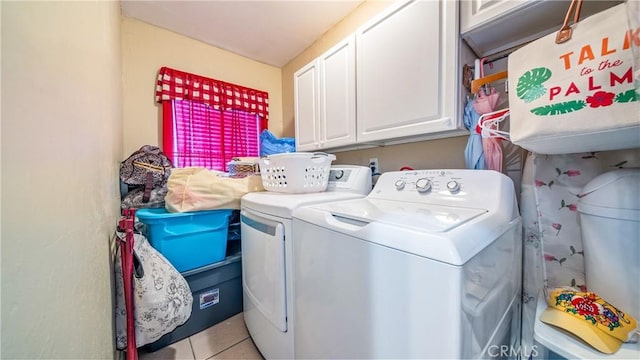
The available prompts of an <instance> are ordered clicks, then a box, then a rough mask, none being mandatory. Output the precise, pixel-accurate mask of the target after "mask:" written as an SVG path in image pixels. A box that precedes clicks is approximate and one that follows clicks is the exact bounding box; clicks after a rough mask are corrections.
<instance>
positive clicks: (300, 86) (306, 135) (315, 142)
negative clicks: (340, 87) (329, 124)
mask: <svg viewBox="0 0 640 360" xmlns="http://www.w3.org/2000/svg"><path fill="white" fill-rule="evenodd" d="M293 78H294V83H293V87H294V90H293V91H294V96H295V127H296V150H297V151H314V150H317V149H318V148H319V146H320V127H319V126H320V111H319V110H320V109H319V103H320V94H319V86H318V80H319V70H318V62H317V61H315V60H314V61H312V62H311V63H309V64H307V65H305V66H304V67H302V68H301V69H300V70H298V71H296V72H295V74H294V75H293Z"/></svg>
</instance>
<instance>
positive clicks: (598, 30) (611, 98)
mask: <svg viewBox="0 0 640 360" xmlns="http://www.w3.org/2000/svg"><path fill="white" fill-rule="evenodd" d="M580 6H581V0H572V2H571V5H570V7H569V11H568V13H567V17H566V18H565V23H564V25H563V27H562V28H561V29H560V31H559V32H558V33H553V34H550V35H547V36H545V37H543V38H540V39H538V40H536V41H534V42H532V43H530V44H527V45H526V46H524V47H522V48H520V49H518V50H517V51H515V52H513V53H512V54H511V55H510V56H509V60H508V71H509V89H510V91H509V109H510V112H511V124H510V133H511V134H510V136H511V141H512V142H513V143H514V144H516V145H519V146H521V147H523V148H525V149H527V150H530V151H533V152H536V153H540V154H562V153H577V152H590V151H600V150H616V149H629V148H638V147H640V101H638V100H639V91H640V89H639V88H638V84H639V80H640V79H639V78H638V77H639V76H640V72H639V71H640V69H638V56H639V55H638V54H639V52H640V27H638V26H637V23H635V24H634V25H633V26H631V25H630V24H633V23H634V22H633V21H630V20H629V19H630V17H629V16H628V14H627V12H628V10H627V7H628V6H629V5H628V4H626V3H622V4H620V5H617V6H614V7H612V8H610V9H608V10H605V11H602V12H600V13H597V14H595V15H593V16H591V17H589V18H587V19H584V20H582V21H580V22H578V17H579V13H580ZM572 10H575V16H574V22H573V25H572V26H569V25H568V23H569V19H570V17H571V13H572ZM629 11H630V10H629ZM630 16H631V17H633V16H638V15H634V14H630ZM634 61H635V65H634ZM634 80H635V84H634Z"/></svg>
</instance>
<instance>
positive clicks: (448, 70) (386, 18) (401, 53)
mask: <svg viewBox="0 0 640 360" xmlns="http://www.w3.org/2000/svg"><path fill="white" fill-rule="evenodd" d="M457 38H458V33H457V2H454V1H419V0H418V1H407V2H402V3H401V4H399V5H397V6H394V7H392V8H391V9H389V10H388V11H387V12H385V13H384V14H382V15H381V16H379V17H377V18H375V19H374V20H372V21H370V22H368V23H367V24H365V25H364V26H362V27H361V28H360V29H359V30H358V31H357V32H356V49H357V50H356V51H357V56H356V71H357V75H356V81H357V87H356V89H357V97H356V98H357V132H358V135H357V141H358V143H367V142H376V141H384V140H390V139H397V138H403V137H409V136H417V135H426V134H432V133H437V132H442V131H448V130H455V129H457V128H458V124H457V122H456V121H455V118H454V117H455V113H456V111H455V110H456V104H457V100H456V99H457V96H456V94H457V91H456V84H457V80H456V79H457V73H456V66H457V59H458V56H457Z"/></svg>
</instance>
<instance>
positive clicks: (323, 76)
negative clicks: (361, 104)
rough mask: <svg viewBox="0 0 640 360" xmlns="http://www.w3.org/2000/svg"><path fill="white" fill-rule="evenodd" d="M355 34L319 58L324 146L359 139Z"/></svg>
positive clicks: (353, 141)
mask: <svg viewBox="0 0 640 360" xmlns="http://www.w3.org/2000/svg"><path fill="white" fill-rule="evenodd" d="M354 41H355V37H354V36H350V37H349V38H347V39H346V40H345V41H342V42H341V43H339V44H338V45H336V46H334V47H333V48H332V49H331V50H329V51H327V52H326V53H325V54H324V55H322V56H321V57H320V58H319V62H320V109H321V110H320V113H321V122H320V124H321V125H320V129H321V137H322V140H321V142H322V145H321V148H331V147H337V146H344V145H350V144H354V143H355V142H356V73H355V61H356V60H355V42H354Z"/></svg>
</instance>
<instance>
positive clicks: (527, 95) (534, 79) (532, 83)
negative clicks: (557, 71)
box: [516, 67, 551, 103]
mask: <svg viewBox="0 0 640 360" xmlns="http://www.w3.org/2000/svg"><path fill="white" fill-rule="evenodd" d="M549 78H551V70H549V69H547V68H545V67H539V68H535V69H531V70H529V71H527V72H526V73H524V74H523V75H522V76H520V78H519V79H518V85H517V86H516V94H517V95H518V97H519V98H520V99H522V100H524V102H526V103H530V102H532V101H533V100H535V99H538V98H540V97H541V96H542V95H544V94H545V93H546V92H547V88H545V87H544V86H542V83H544V82H545V81H547V80H549Z"/></svg>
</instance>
